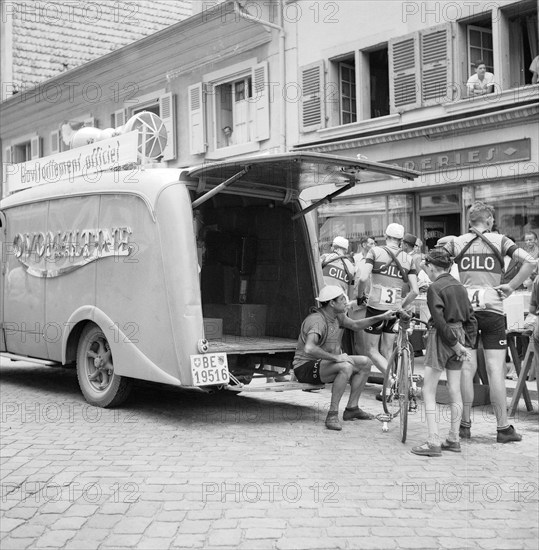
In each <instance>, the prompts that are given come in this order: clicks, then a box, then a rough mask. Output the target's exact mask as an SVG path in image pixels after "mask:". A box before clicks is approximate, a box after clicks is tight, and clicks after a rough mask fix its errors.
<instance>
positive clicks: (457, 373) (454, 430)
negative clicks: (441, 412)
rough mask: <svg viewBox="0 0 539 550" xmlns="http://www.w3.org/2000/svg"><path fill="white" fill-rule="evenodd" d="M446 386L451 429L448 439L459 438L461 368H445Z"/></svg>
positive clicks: (456, 439) (455, 439) (454, 439)
mask: <svg viewBox="0 0 539 550" xmlns="http://www.w3.org/2000/svg"><path fill="white" fill-rule="evenodd" d="M446 374H447V388H448V390H449V406H450V408H451V429H450V430H449V436H448V437H447V439H448V440H449V441H458V440H459V427H460V421H461V418H462V394H461V391H460V378H461V369H454V370H453V369H447V370H446Z"/></svg>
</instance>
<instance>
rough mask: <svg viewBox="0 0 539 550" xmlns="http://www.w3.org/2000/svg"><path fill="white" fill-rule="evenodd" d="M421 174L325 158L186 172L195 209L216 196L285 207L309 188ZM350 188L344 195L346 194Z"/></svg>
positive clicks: (302, 155)
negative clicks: (241, 197)
mask: <svg viewBox="0 0 539 550" xmlns="http://www.w3.org/2000/svg"><path fill="white" fill-rule="evenodd" d="M418 175H419V173H418V172H414V171H412V170H404V169H402V168H400V167H398V166H390V165H388V164H382V163H379V162H370V161H367V160H360V159H354V158H349V157H342V156H336V155H327V154H325V153H312V152H298V153H282V154H277V155H260V156H258V157H243V158H234V159H230V160H226V161H223V162H218V163H214V164H208V163H206V164H203V165H201V166H196V167H193V168H189V169H187V170H185V171H183V172H182V174H181V179H183V180H187V181H188V182H191V185H190V187H191V188H194V189H195V190H196V192H197V195H198V197H197V199H196V200H195V201H194V203H193V205H194V206H195V207H196V206H198V205H199V204H201V203H202V202H204V199H205V198H206V199H209V198H211V196H213V195H214V194H215V193H217V192H221V191H225V189H226V192H227V193H233V194H242V195H250V196H253V195H255V196H258V197H263V198H270V199H275V200H281V201H283V202H285V203H287V202H290V201H292V200H294V199H298V198H299V196H300V194H301V193H302V192H303V191H304V190H306V189H308V188H311V187H314V186H318V185H328V184H331V185H333V186H336V187H338V188H341V189H343V188H344V187H346V186H350V187H351V186H353V185H355V184H357V183H367V182H375V181H383V180H387V179H390V178H403V179H407V180H412V179H415V178H416V177H417V176H418ZM350 187H346V189H344V190H343V192H344V191H346V190H347V189H349V188H350Z"/></svg>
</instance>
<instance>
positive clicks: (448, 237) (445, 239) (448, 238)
mask: <svg viewBox="0 0 539 550" xmlns="http://www.w3.org/2000/svg"><path fill="white" fill-rule="evenodd" d="M456 238H457V237H455V235H446V236H445V237H441V238H440V239H438V241H437V242H436V245H435V248H437V247H439V246H444V245H446V244H447V243H450V242H451V241H454V240H455V239H456Z"/></svg>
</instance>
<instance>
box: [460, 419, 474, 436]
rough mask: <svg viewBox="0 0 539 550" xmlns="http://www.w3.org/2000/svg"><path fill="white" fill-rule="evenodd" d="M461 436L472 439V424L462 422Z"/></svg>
mask: <svg viewBox="0 0 539 550" xmlns="http://www.w3.org/2000/svg"><path fill="white" fill-rule="evenodd" d="M459 437H460V438H461V439H470V438H471V437H472V425H471V424H470V425H466V424H464V423H461V424H460V427H459Z"/></svg>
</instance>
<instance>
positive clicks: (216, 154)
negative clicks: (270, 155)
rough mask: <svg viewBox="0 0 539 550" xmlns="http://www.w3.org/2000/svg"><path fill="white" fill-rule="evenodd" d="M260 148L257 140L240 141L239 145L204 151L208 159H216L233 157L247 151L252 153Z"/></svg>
mask: <svg viewBox="0 0 539 550" xmlns="http://www.w3.org/2000/svg"><path fill="white" fill-rule="evenodd" d="M259 150H260V143H259V142H258V141H255V142H249V143H241V144H239V145H230V146H229V147H222V148H221V149H215V150H213V151H208V152H207V153H206V158H207V159H208V160H218V159H224V158H228V157H235V156H238V155H245V154H247V153H254V152H255V151H259Z"/></svg>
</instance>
